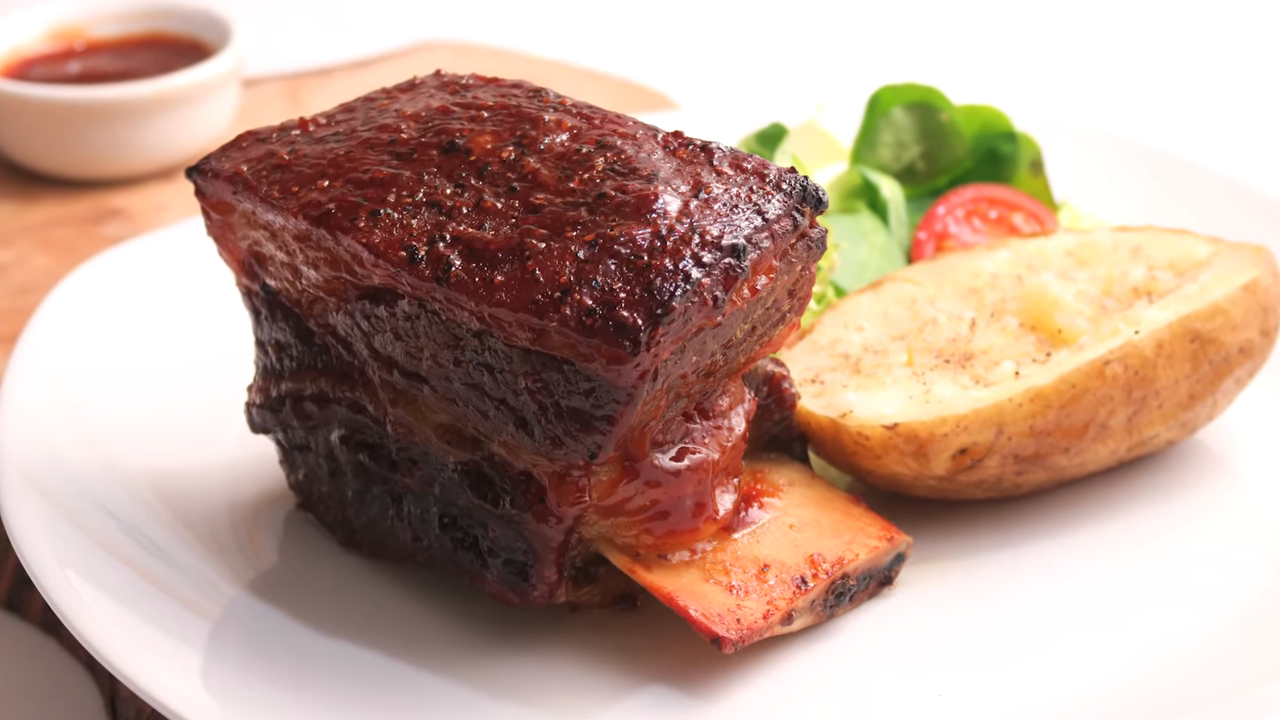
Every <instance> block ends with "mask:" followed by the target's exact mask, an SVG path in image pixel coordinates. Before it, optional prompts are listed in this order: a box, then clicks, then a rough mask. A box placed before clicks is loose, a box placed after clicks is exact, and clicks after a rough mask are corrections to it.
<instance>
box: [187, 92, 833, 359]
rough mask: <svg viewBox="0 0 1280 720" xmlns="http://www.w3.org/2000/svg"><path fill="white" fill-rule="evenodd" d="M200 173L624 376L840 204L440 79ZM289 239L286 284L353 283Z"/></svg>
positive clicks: (528, 100)
mask: <svg viewBox="0 0 1280 720" xmlns="http://www.w3.org/2000/svg"><path fill="white" fill-rule="evenodd" d="M192 175H193V177H194V178H195V179H196V182H197V184H198V185H200V186H204V187H208V186H210V185H212V184H214V183H230V184H234V185H235V187H236V188H237V191H238V194H241V195H246V196H254V197H257V198H260V199H261V200H262V201H264V203H265V204H267V205H269V206H271V208H272V209H273V210H275V211H277V212H278V213H279V214H280V215H283V216H287V219H286V218H284V217H281V218H279V219H280V220H282V221H285V222H288V221H301V222H304V223H306V224H307V225H308V226H309V227H311V228H312V229H314V230H315V231H316V232H318V233H323V234H324V235H325V236H326V237H327V238H328V240H329V242H331V243H333V244H334V245H335V246H337V247H341V248H342V250H341V252H342V253H343V257H342V258H341V260H342V261H343V262H342V265H346V266H349V267H347V268H345V269H346V270H348V271H352V272H354V273H357V274H358V276H359V277H360V278H361V279H362V281H363V282H366V283H368V284H370V285H379V286H383V287H387V288H389V289H394V290H399V291H401V292H403V293H405V294H407V295H410V296H413V297H422V298H430V299H432V300H434V301H435V302H436V304H437V305H439V306H440V307H441V308H447V311H446V312H447V313H448V314H449V315H450V316H451V317H452V318H454V319H455V320H458V321H462V322H468V323H479V324H482V325H484V326H485V327H489V328H491V329H493V330H495V332H497V333H498V334H499V335H501V336H502V337H503V338H504V339H506V340H507V341H509V342H511V343H512V344H514V345H520V346H523V347H528V348H530V349H536V350H541V351H543V352H548V353H551V354H553V355H557V356H562V357H566V358H567V359H569V360H570V361H572V362H574V363H576V364H579V365H584V366H588V367H593V368H596V367H598V366H599V369H598V370H597V372H602V373H608V374H609V375H610V377H613V378H615V379H619V380H621V379H629V378H626V377H625V375H621V374H618V375H615V374H614V373H621V368H622V367H627V366H628V365H629V364H630V363H631V362H632V360H633V359H634V358H637V357H639V356H642V355H645V354H647V353H650V352H660V351H661V350H662V348H663V347H664V346H667V347H669V345H668V343H670V342H671V341H674V340H677V339H680V338H682V337H687V335H688V334H689V333H690V332H696V331H698V330H700V329H702V326H703V325H705V324H706V322H707V320H708V318H709V316H719V315H720V314H721V313H722V309H723V308H724V306H725V303H726V302H727V301H728V299H729V298H730V297H732V296H734V295H735V293H750V292H751V289H750V288H744V287H741V286H742V285H743V283H745V282H746V281H747V280H748V279H749V278H750V277H751V272H750V268H749V266H750V265H752V264H757V263H769V262H772V261H776V259H777V258H778V256H779V255H780V254H781V253H782V252H783V251H785V250H786V249H787V248H788V247H789V246H790V244H791V241H792V240H794V239H795V237H796V236H798V235H799V234H800V233H801V231H803V230H804V229H806V228H807V227H809V225H810V220H811V219H812V218H813V217H814V216H815V215H816V214H817V213H818V212H821V211H822V210H823V209H825V207H826V197H825V195H824V194H823V191H822V190H821V189H820V188H819V187H818V186H817V185H815V184H813V183H812V182H811V181H809V179H808V178H805V177H803V176H800V175H798V174H796V173H795V171H794V170H784V169H782V168H779V167H777V166H775V165H773V164H772V163H769V162H767V161H765V160H763V159H761V158H759V157H756V156H754V155H751V154H748V153H743V152H739V151H737V150H734V149H732V148H728V147H725V146H723V145H719V144H717V143H710V142H705V141H702V140H695V139H693V138H689V137H686V136H685V135H683V134H682V133H679V132H670V133H668V132H664V131H662V130H660V129H658V128H656V127H653V126H651V125H646V124H644V123H642V122H640V121H638V120H635V119H633V118H629V117H627V116H625V115H620V114H617V113H611V112H607V111H604V110H601V109H600V108H597V107H594V106H591V105H587V104H585V103H578V102H574V101H572V100H570V99H568V98H565V97H563V96H560V95H558V94H556V93H554V92H552V91H550V90H547V89H545V88H540V87H536V86H534V85H530V84H528V83H523V82H519V81H512V80H501V79H497V78H485V77H477V76H459V75H448V74H444V73H436V74H434V75H431V76H429V77H423V78H416V79H414V80H411V81H409V82H406V83H402V84H400V85H396V86H394V87H390V88H386V89H383V90H379V91H376V92H374V93H371V94H369V95H366V96H364V97H362V98H360V99H358V100H355V101H353V102H349V103H346V104H344V105H340V106H338V107H336V108H334V109H333V110H330V111H328V112H326V113H322V114H320V115H317V116H315V117H311V118H300V119H298V120H295V121H291V122H286V123H283V124H281V125H279V126H276V127H272V128H263V129H261V130H254V131H250V132H248V133H245V134H243V135H241V136H240V137H238V138H236V139H235V140H233V141H232V142H231V143H230V144H228V145H227V146H225V147H223V148H222V149H220V150H219V151H218V152H217V153H215V154H214V155H211V156H209V157H208V158H205V159H204V160H202V161H201V162H200V163H199V164H197V165H196V166H195V168H193V170H192ZM226 200H228V201H229V202H231V203H232V204H234V199H231V198H226ZM206 208H207V209H208V210H212V211H213V212H214V213H215V214H216V213H217V212H218V211H219V210H220V209H225V210H227V211H234V209H233V208H222V206H220V205H219V204H218V203H216V202H214V203H208V204H207V205H206ZM275 249H276V251H277V252H279V253H280V255H282V256H284V257H280V258H276V259H277V260H282V261H284V260H295V261H301V262H303V263H305V264H307V265H308V266H311V265H316V266H317V267H315V269H316V270H317V271H318V274H317V275H316V276H296V277H293V278H292V281H293V282H294V283H297V284H298V285H300V286H302V287H303V288H304V289H308V290H311V291H316V292H320V293H322V294H329V293H328V292H326V290H334V289H337V290H349V289H350V288H349V287H346V285H345V283H346V282H347V281H348V280H349V279H350V278H349V277H343V276H340V275H339V274H338V272H339V270H340V268H337V267H319V262H318V259H313V258H312V257H311V256H310V255H309V254H308V253H306V252H305V248H298V247H278V248H275ZM231 259H232V261H233V263H235V262H236V261H243V260H247V259H248V258H241V257H238V256H237V255H236V254H234V253H231ZM334 285H338V286H339V287H336V288H335V287H334ZM703 306H705V309H702V307H703ZM607 368H617V369H616V370H609V369H607Z"/></svg>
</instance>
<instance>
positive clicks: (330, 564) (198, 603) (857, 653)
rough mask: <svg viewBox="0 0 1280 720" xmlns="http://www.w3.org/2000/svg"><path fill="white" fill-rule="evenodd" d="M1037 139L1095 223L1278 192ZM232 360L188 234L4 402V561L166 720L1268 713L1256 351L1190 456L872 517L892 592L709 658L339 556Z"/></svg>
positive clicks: (1156, 161) (1087, 143) (81, 272)
mask: <svg viewBox="0 0 1280 720" xmlns="http://www.w3.org/2000/svg"><path fill="white" fill-rule="evenodd" d="M769 119H771V118H758V120H759V121H760V122H761V123H763V122H764V121H767V120H769ZM755 120H756V119H751V121H752V122H754V121H755ZM664 122H665V123H666V124H668V125H675V124H681V125H683V126H685V127H688V128H690V129H691V130H693V131H694V132H695V133H700V134H704V135H709V136H713V137H719V138H720V139H728V140H733V139H736V133H737V132H738V131H739V130H741V128H736V129H731V131H726V130H725V129H724V126H721V127H713V125H714V124H715V123H714V122H711V121H709V120H708V121H703V120H699V119H697V118H694V117H692V116H687V117H686V118H685V119H684V120H683V121H681V122H679V123H677V121H676V120H675V119H673V118H666V119H665V120H664ZM1031 127H1033V128H1034V129H1035V130H1036V134H1037V135H1038V136H1039V137H1040V139H1041V141H1042V144H1043V145H1044V147H1045V150H1046V153H1047V157H1048V162H1049V167H1050V172H1051V177H1052V178H1053V180H1054V181H1055V183H1056V186H1057V189H1058V191H1059V193H1060V194H1061V195H1063V196H1064V197H1067V198H1069V199H1071V200H1072V201H1073V202H1075V203H1076V204H1078V205H1080V206H1081V207H1083V208H1085V209H1087V210H1089V211H1091V212H1094V213H1097V214H1101V215H1104V216H1106V217H1109V218H1111V219H1113V220H1115V221H1117V222H1151V223H1159V224H1167V225H1175V226H1185V227H1189V228H1192V229H1196V230H1200V231H1204V232H1211V233H1218V234H1221V235H1225V236H1228V237H1232V238H1236V239H1243V240H1253V241H1258V242H1264V243H1269V244H1271V246H1272V248H1276V247H1277V245H1276V244H1275V243H1276V241H1275V235H1276V233H1278V232H1280V203H1278V202H1276V201H1275V200H1272V199H1269V198H1267V197H1265V196H1262V195H1259V194H1256V193H1254V192H1252V191H1251V190H1249V189H1248V188H1245V187H1242V186H1240V185H1237V184H1234V183H1232V182H1230V181H1228V180H1225V179H1223V178H1220V177H1217V176H1213V175H1211V174H1208V173H1206V172H1204V171H1201V170H1198V169H1197V168H1195V167H1192V166H1189V165H1186V164H1183V163H1181V162H1179V161H1176V160H1173V159H1170V158H1168V157H1165V156H1161V155H1159V154H1156V153H1153V152H1151V151H1148V150H1145V149H1143V148H1141V147H1136V146H1133V145H1131V144H1128V143H1125V142H1121V141H1117V140H1113V139H1108V138H1106V137H1101V136H1095V135H1089V134H1082V133H1077V132H1066V131H1061V132H1059V131H1050V130H1042V129H1040V128H1038V127H1036V126H1031ZM252 353H253V346H252V338H251V335H250V329H249V325H248V322H247V319H246V317H245V313H244V311H243V309H242V308H241V305H240V301H239V298H238V297H237V294H236V291H235V288H234V286H233V283H232V279H231V276H230V274H229V273H228V271H227V270H226V269H225V268H224V267H223V266H222V264H221V263H220V261H219V260H218V258H217V256H216V254H215V252H214V249H213V245H212V243H211V242H210V241H208V240H207V239H206V238H205V237H204V232H203V228H202V226H201V224H200V223H199V221H198V220H196V219H192V220H190V221H187V222H183V223H179V224H177V225H174V226H171V227H168V228H165V229H163V230H160V231H158V232H155V233H151V234H149V235H147V236H144V237H141V238H138V239H137V240H134V241H132V242H129V243H126V244H124V245H122V246H119V247H117V248H115V249H112V250H110V251H108V252H106V253H104V254H102V255H100V256H99V257H97V258H95V259H93V260H92V261H90V262H89V263H87V264H86V265H84V266H83V267H81V268H80V269H78V270H77V271H75V272H74V273H73V274H72V275H71V276H69V277H68V278H67V279H66V280H65V281H64V282H63V283H62V284H61V285H60V286H59V287H58V288H57V289H56V290H55V291H54V292H53V293H52V294H51V295H50V296H49V298H48V299H47V300H46V301H45V303H44V304H43V305H42V306H41V308H40V310H39V311H38V312H37V314H36V315H35V317H34V318H33V319H32V321H31V323H30V325H29V326H28V327H27V329H26V331H25V333H24V334H23V337H22V339H21V341H20V343H19V345H18V348H17V349H16V351H15V352H14V355H13V358H12V361H11V364H10V366H9V372H8V376H7V377H6V379H5V382H4V385H3V389H2V390H0V507H2V509H3V512H4V522H5V524H6V525H7V527H8V528H9V532H10V534H11V536H12V539H13V541H14V544H15V546H16V547H17V549H18V551H19V553H20V554H21V557H22V559H23V561H24V562H25V563H26V566H27V567H28V569H29V570H30V571H31V574H32V576H33V577H34V578H35V580H36V582H37V583H38V585H39V587H40V589H41V591H42V592H43V593H44V594H45V596H46V597H47V598H48V599H49V601H50V603H51V604H52V605H53V607H54V609H55V610H56V611H57V612H58V614H59V615H60V616H61V617H62V618H63V619H64V620H65V621H66V623H67V624H68V625H69V626H70V627H71V628H72V629H73V630H74V632H75V633H76V634H77V636H78V637H79V638H80V639H81V640H82V641H83V642H84V643H85V645H86V646H87V647H88V648H89V649H90V650H91V651H92V652H93V653H94V654H95V655H96V656H97V657H98V658H99V659H101V660H102V661H103V662H104V663H105V664H106V665H107V666H108V667H109V668H111V669H112V670H113V671H114V672H116V673H117V675H119V676H120V677H122V678H123V679H124V680H125V681H126V682H128V683H129V684H130V685H131V686H132V687H134V688H135V689H136V690H137V691H138V692H139V693H140V694H141V695H142V696H143V697H144V698H146V699H148V700H149V701H151V702H152V703H153V704H154V705H155V706H156V707H157V708H159V709H160V710H161V711H163V712H164V713H165V714H166V715H168V716H169V717H170V718H172V719H173V720H213V719H215V718H227V719H234V720H278V719H279V718H303V717H305V718H308V720H323V719H326V718H341V719H343V720H346V719H348V718H357V717H360V718H364V717H370V718H373V717H376V718H379V719H380V720H399V719H400V718H421V717H510V718H570V719H582V720H586V719H588V718H590V719H596V718H622V717H663V718H698V719H699V720H712V719H713V718H734V719H735V720H738V719H740V718H743V717H762V716H773V717H806V716H821V717H828V716H831V715H833V714H834V715H836V716H857V717H859V718H863V719H864V720H888V719H902V720H907V719H911V720H920V719H926V718H927V719H930V720H932V719H934V718H944V717H945V718H948V719H950V720H959V719H962V718H975V719H977V718H981V719H982V720H1002V719H1006V718H1007V719H1015V718H1016V719H1018V720H1022V719H1024V718H1030V717H1035V718H1040V719H1041V720H1054V719H1058V718H1061V719H1063V720H1066V719H1068V718H1069V719H1071V720H1077V719H1078V718H1086V717H1087V718H1091V719H1092V720H1111V719H1115V720H1119V719H1122V718H1123V719H1125V720H1130V719H1132V718H1155V717H1162V718H1183V719H1186V720H1191V719H1193V718H1194V719H1204V720H1208V719H1210V718H1212V719H1214V720H1256V719H1259V718H1265V717H1271V716H1274V715H1276V714H1280V573H1277V572H1276V568H1277V567H1280V522H1277V521H1276V519H1275V517H1276V512H1277V511H1276V508H1277V507H1280V460H1278V459H1277V455H1276V454H1275V452H1274V446H1275V442H1276V440H1275V437H1276V436H1275V432H1276V430H1275V428H1276V427H1277V423H1278V422H1280V403H1277V400H1278V399H1280V364H1278V362H1277V361H1275V360H1273V361H1272V362H1271V363H1269V364H1268V365H1267V366H1266V367H1265V368H1264V370H1263V371H1262V373H1261V374H1260V376H1259V377H1258V378H1257V379H1256V380H1255V381H1254V383H1253V385H1252V386H1250V387H1249V388H1248V390H1247V391H1246V392H1245V393H1244V394H1243V395H1241V397H1240V398H1239V399H1238V401H1237V402H1236V403H1235V404H1234V405H1233V406H1232V407H1231V409H1230V410H1229V411H1228V412H1227V413H1226V414H1225V415H1223V416H1222V417H1221V418H1220V419H1219V420H1217V421H1216V422H1214V423H1213V424H1212V425H1210V426H1209V427H1207V428H1205V429H1204V430H1203V431H1201V432H1200V433H1199V434H1197V435H1196V436H1195V437H1194V438H1192V439H1191V440H1188V441H1187V442H1185V443H1183V444H1181V445H1180V446H1178V447H1176V448H1173V449H1171V450H1169V451H1167V452H1164V453H1162V454H1160V455H1158V456H1155V457H1152V458H1149V459H1147V460H1144V461H1141V462H1138V463H1134V464H1132V465H1130V466H1127V467H1125V468H1122V469H1119V470H1116V471H1113V472H1110V473H1107V474H1105V475H1103V476H1100V477H1097V478H1093V479H1090V480H1087V481H1083V482H1079V483H1076V484H1074V485H1071V486H1068V487H1065V488H1062V489H1060V490H1057V491H1053V492H1049V493H1045V494H1042V495H1038V496H1035V497H1030V498H1025V499H1021V500H1017V501H1011V502H1001V503H989V504H973V505H937V504H928V503H915V502H907V501H902V500H885V499H879V500H877V505H878V507H879V508H880V509H881V511H882V512H884V513H885V514H886V515H888V516H889V517H890V518H892V519H893V520H895V521H897V522H898V523H899V524H900V525H901V526H902V527H903V528H904V529H905V530H907V531H908V532H909V533H911V534H912V535H913V536H914V537H915V538H916V541H917V549H916V553H915V556H914V557H913V558H912V559H911V561H910V562H909V563H908V564H907V566H906V567H905V569H904V571H903V573H902V576H901V578H900V581H899V584H898V586H897V587H896V588H894V589H892V590H891V591H889V592H887V593H885V594H884V595H882V596H881V597H880V598H877V599H875V600H873V601H872V602H870V603H868V604H867V605H865V606H863V607H861V608H859V609H858V610H856V611H855V612H853V613H850V614H849V615H847V616H845V617H842V618H840V619H838V620H836V621H833V622H830V623H827V624H826V625H824V626H821V627H819V628H816V629H814V630H811V631H807V632H803V633H800V634H798V635H795V636H791V637H787V638H782V639H778V640H773V641H769V642H766V643H763V644H761V645H758V646H755V647H753V648H750V649H748V650H747V651H744V652H742V653H740V654H738V655H735V656H730V657H725V656H721V655H720V654H718V653H717V652H715V651H714V650H712V649H711V648H710V647H709V646H707V645H705V644H704V643H703V642H702V641H701V640H699V639H697V638H696V637H695V636H694V634H693V633H692V631H690V630H688V629H687V628H685V627H684V626H683V624H682V623H681V622H680V621H679V620H677V619H676V618H675V617H674V616H672V615H671V614H669V613H667V612H665V611H664V610H663V609H662V608H660V607H656V606H655V605H654V604H652V603H651V604H649V605H647V606H645V607H644V608H642V609H641V610H640V611H637V612H633V613H612V612H605V613H576V614H570V613H566V612H563V611H561V610H558V609H544V610H531V609H513V608H506V607H500V606H498V605H496V604H494V603H492V602H490V601H489V600H487V599H486V598H484V597H482V596H480V595H478V594H476V593H474V592H472V591H469V590H466V589H463V588H460V587H458V586H457V585H455V584H454V583H452V582H450V581H448V580H446V579H442V578H438V577H435V576H433V575H432V574H430V573H428V572H424V571H417V570H412V569H403V568H392V567H387V566H384V565H381V564H377V563H373V562H370V561H367V560H365V559H363V558H360V557H357V556H354V555H352V554H349V553H347V552H345V551H343V550H341V549H339V548H338V547H337V546H336V545H335V544H334V543H333V542H331V541H330V540H329V539H328V538H327V537H326V536H325V535H324V534H323V533H321V532H320V531H319V530H318V529H317V528H316V527H314V526H313V525H312V524H311V523H310V522H309V521H307V520H306V519H305V518H303V517H301V516H300V515H298V514H297V513H296V512H295V511H294V510H293V509H292V503H291V500H290V496H289V494H288V492H287V491H286V489H285V487H284V483H283V480H282V477H281V474H280V471H279V470H278V469H277V467H276V462H275V457H274V453H273V451H272V448H271V446H270V444H269V443H268V442H267V441H266V440H264V439H262V438H257V437H254V436H252V435H250V434H249V433H248V431H247V430H246V429H245V425H244V419H243V416H242V409H241V403H242V402H243V398H244V388H245V385H246V384H247V383H248V381H249V379H250V374H251V361H252Z"/></svg>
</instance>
